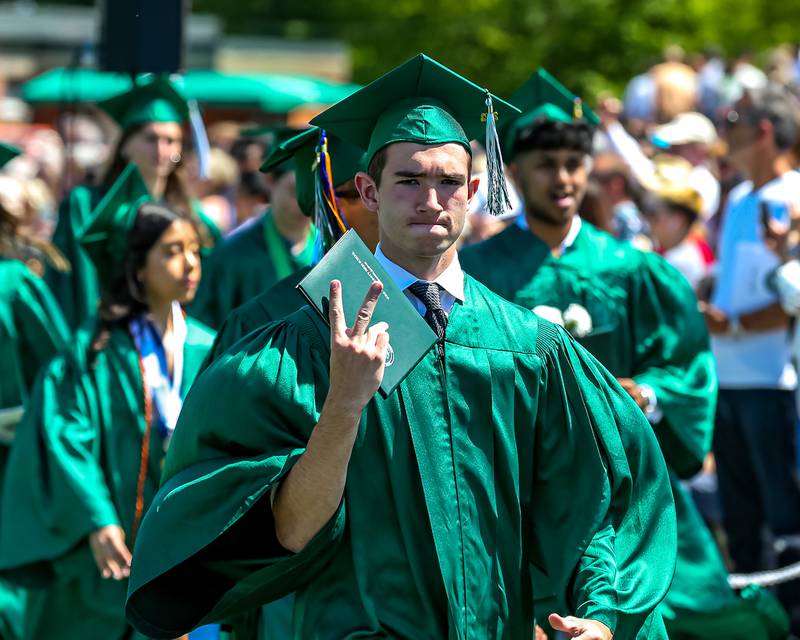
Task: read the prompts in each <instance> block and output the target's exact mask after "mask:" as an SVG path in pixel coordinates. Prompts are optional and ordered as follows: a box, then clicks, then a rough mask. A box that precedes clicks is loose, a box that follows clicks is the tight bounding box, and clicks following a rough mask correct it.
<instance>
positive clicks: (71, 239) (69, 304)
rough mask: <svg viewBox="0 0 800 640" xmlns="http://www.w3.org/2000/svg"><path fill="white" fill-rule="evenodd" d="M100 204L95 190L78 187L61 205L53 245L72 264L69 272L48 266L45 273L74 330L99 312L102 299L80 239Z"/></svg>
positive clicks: (94, 274) (94, 273) (93, 270)
mask: <svg viewBox="0 0 800 640" xmlns="http://www.w3.org/2000/svg"><path fill="white" fill-rule="evenodd" d="M97 201H98V192H97V191H96V190H92V189H89V188H87V187H77V188H76V189H73V190H72V191H71V192H70V194H69V196H67V198H65V199H64V201H63V202H62V203H61V207H60V208H59V213H58V223H57V225H56V230H55V233H54V234H53V244H54V245H55V246H56V247H57V248H58V249H59V251H61V253H62V254H63V255H64V257H65V258H66V259H67V260H68V261H69V264H70V271H69V272H66V273H65V272H62V271H58V270H56V269H54V268H53V267H48V268H47V271H46V272H45V280H46V281H47V284H48V285H49V286H50V289H51V290H52V292H53V295H54V296H55V299H56V302H58V305H59V306H60V307H61V311H62V313H63V314H64V319H65V320H66V322H67V325H68V326H69V327H70V329H72V330H73V331H74V330H76V329H78V327H80V325H81V324H82V323H83V322H84V320H86V319H87V318H89V317H92V316H93V315H94V314H95V313H96V311H97V303H98V300H99V299H100V285H99V283H98V280H97V270H96V269H95V267H94V264H93V263H92V261H91V259H90V258H89V256H88V255H87V254H86V252H85V251H84V250H83V247H82V246H81V244H80V242H79V240H78V238H79V237H80V236H79V232H80V230H81V229H82V228H83V225H84V224H85V223H86V222H87V220H88V219H89V217H90V216H91V213H92V209H93V207H94V205H95V204H97Z"/></svg>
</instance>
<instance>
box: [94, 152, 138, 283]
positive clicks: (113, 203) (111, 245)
mask: <svg viewBox="0 0 800 640" xmlns="http://www.w3.org/2000/svg"><path fill="white" fill-rule="evenodd" d="M150 200H151V196H150V193H149V192H148V190H147V185H146V184H145V182H144V179H143V178H142V174H141V173H139V169H138V168H137V167H136V165H135V164H133V163H131V164H129V165H128V166H127V167H125V169H124V171H123V172H122V173H121V174H120V176H119V178H117V180H116V182H114V184H113V185H112V186H111V188H110V189H109V190H108V192H107V193H106V195H105V196H104V197H103V199H102V200H101V201H100V203H99V204H98V205H97V206H96V207H95V209H94V211H93V212H92V217H91V219H90V220H89V222H88V223H87V224H86V226H85V227H84V228H83V229H81V230H80V232H79V239H80V242H81V244H82V245H83V248H84V249H85V250H86V253H87V254H89V257H90V258H91V260H92V262H93V263H94V265H95V267H96V268H97V275H98V277H99V278H100V283H101V285H102V287H103V288H104V289H105V288H107V287H109V286H110V285H111V284H112V283H113V281H114V278H115V277H116V276H117V275H118V273H119V269H120V267H121V265H122V260H123V258H124V257H125V253H126V249H127V244H128V234H129V233H130V230H131V229H132V228H133V223H134V221H135V220H136V214H137V213H138V211H139V207H140V206H141V205H142V204H144V203H145V202H148V201H150Z"/></svg>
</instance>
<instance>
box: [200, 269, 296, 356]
mask: <svg viewBox="0 0 800 640" xmlns="http://www.w3.org/2000/svg"><path fill="white" fill-rule="evenodd" d="M310 271H311V267H303V268H302V269H300V270H299V271H295V272H294V273H293V274H291V275H290V276H288V277H286V278H284V279H283V280H281V281H280V282H278V283H277V284H276V285H275V286H274V287H272V288H271V289H269V290H267V291H264V292H262V293H260V294H258V295H257V296H256V297H255V298H253V299H252V300H248V301H247V302H245V303H244V304H243V305H242V306H241V307H237V308H236V309H234V310H233V311H231V312H230V314H228V317H227V318H226V319H225V322H223V323H222V326H221V327H220V328H219V331H217V335H216V337H215V338H214V344H213V345H212V347H211V351H209V352H208V356H207V357H206V361H205V362H204V363H203V369H205V368H206V367H207V366H208V365H209V364H211V363H212V362H213V361H214V360H216V359H217V358H218V357H219V356H220V355H222V353H223V352H224V351H226V350H227V349H229V348H230V347H231V346H233V344H234V343H235V342H238V341H239V340H241V339H242V338H243V337H244V336H246V335H247V334H248V333H251V332H252V331H255V330H256V329H260V328H261V327H263V326H264V325H265V324H267V323H269V322H273V321H275V320H280V319H281V318H285V317H286V316H288V315H289V314H291V313H294V312H295V311H297V310H298V309H299V308H300V307H302V306H303V305H305V304H306V299H305V298H304V297H303V294H301V293H300V292H299V291H298V290H297V284H298V283H299V282H300V281H301V280H302V279H303V278H305V277H306V275H307V274H308V273H309V272H310Z"/></svg>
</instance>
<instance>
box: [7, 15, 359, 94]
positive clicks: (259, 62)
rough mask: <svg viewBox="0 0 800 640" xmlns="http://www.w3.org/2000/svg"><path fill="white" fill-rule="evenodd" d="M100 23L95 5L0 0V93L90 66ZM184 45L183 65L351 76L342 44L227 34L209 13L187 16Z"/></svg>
mask: <svg viewBox="0 0 800 640" xmlns="http://www.w3.org/2000/svg"><path fill="white" fill-rule="evenodd" d="M99 22H100V12H99V11H98V10H97V9H95V8H94V7H84V6H70V5H46V4H39V3H37V2H34V1H32V0H17V1H16V2H5V3H3V2H0V76H2V78H0V95H2V94H3V93H4V91H3V87H2V82H3V79H5V81H6V82H8V83H9V85H10V87H11V88H12V89H13V87H15V86H17V85H18V84H19V83H21V82H24V81H25V80H27V79H29V78H31V77H33V76H35V75H37V74H39V73H41V72H42V71H46V70H47V69H51V68H53V67H71V66H89V67H91V66H92V65H93V64H94V51H95V43H96V42H97V40H98V38H99V29H100V25H99ZM186 45H187V46H186V55H185V66H186V68H187V69H217V70H219V71H224V72H229V73H287V74H308V75H314V76H317V77H322V78H325V79H327V80H332V81H341V82H345V81H348V80H349V79H350V75H351V60H350V54H349V51H348V49H347V47H346V46H345V45H344V43H341V42H338V41H326V40H322V41H320V40H313V41H312V40H284V39H280V38H259V37H237V36H235V35H226V34H225V33H224V25H223V24H222V22H221V21H220V20H219V19H218V18H217V17H215V16H213V15H208V14H192V15H191V16H189V18H188V20H187V22H186Z"/></svg>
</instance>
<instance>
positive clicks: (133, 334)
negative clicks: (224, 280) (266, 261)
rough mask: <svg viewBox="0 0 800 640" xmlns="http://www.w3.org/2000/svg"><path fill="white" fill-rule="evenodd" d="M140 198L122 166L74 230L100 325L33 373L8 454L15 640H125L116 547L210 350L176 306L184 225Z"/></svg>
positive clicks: (185, 296)
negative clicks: (18, 590) (21, 595)
mask: <svg viewBox="0 0 800 640" xmlns="http://www.w3.org/2000/svg"><path fill="white" fill-rule="evenodd" d="M143 192H145V186H144V183H143V182H142V181H141V178H140V177H138V175H137V172H136V171H135V170H134V167H133V165H131V167H130V168H129V169H126V171H125V172H123V174H122V176H121V177H120V180H119V182H118V183H117V185H115V187H113V188H112V190H111V191H110V192H109V194H108V197H107V198H106V199H105V200H104V201H103V202H101V203H100V205H99V208H98V211H97V212H96V214H95V217H94V218H93V219H92V220H91V222H90V223H89V224H88V225H87V226H86V228H85V229H84V234H83V236H82V238H81V241H82V242H83V246H84V248H85V249H86V252H87V254H88V255H89V256H90V257H91V258H92V260H93V261H94V263H95V265H96V267H97V270H98V273H99V274H100V276H101V279H100V282H101V285H102V286H103V298H102V305H101V309H100V314H99V317H98V318H97V319H92V318H90V319H89V320H88V321H87V322H86V323H85V324H84V326H82V327H81V328H80V329H79V330H78V332H77V333H76V334H75V336H74V338H73V340H72V344H71V345H70V346H69V348H68V349H66V350H65V351H64V352H63V353H62V354H61V355H59V356H58V357H56V358H55V359H54V360H52V361H51V363H50V364H49V365H48V366H47V367H46V368H45V369H44V370H43V372H42V373H41V374H40V376H39V378H38V380H37V383H36V386H35V387H34V391H33V394H32V395H31V398H30V400H29V404H28V410H27V412H26V414H25V417H24V419H23V421H22V422H21V423H20V425H19V428H18V430H17V438H16V440H15V442H14V446H13V447H12V450H11V454H10V457H9V461H8V468H7V473H6V482H5V486H4V493H3V504H2V518H1V519H0V570H1V571H2V575H3V576H4V577H6V578H8V579H10V580H11V581H13V582H15V583H18V584H20V585H23V586H25V587H29V588H30V589H29V591H28V603H27V610H26V616H25V625H24V634H23V637H24V638H25V639H39V638H41V639H45V638H46V639H52V638H59V639H60V640H73V639H74V640H85V639H86V638H132V637H138V636H136V635H135V634H134V635H130V634H131V633H132V630H131V629H130V627H129V626H128V624H127V622H126V620H125V616H124V611H123V607H124V602H125V592H126V588H127V576H128V573H129V563H130V551H129V550H128V549H129V547H131V546H132V545H133V539H134V537H135V533H136V529H137V527H138V524H139V522H140V520H141V517H142V514H143V513H144V510H145V509H146V508H147V505H148V504H149V503H150V501H151V500H152V498H153V496H154V495H155V492H156V490H157V488H158V479H159V476H160V473H161V465H162V461H163V459H164V454H165V448H166V445H167V443H168V442H169V439H170V436H171V432H172V429H173V428H174V425H175V422H176V420H177V414H178V412H179V411H180V407H181V404H182V400H181V399H182V397H183V395H184V394H185V392H186V390H187V389H188V388H189V386H190V384H191V383H192V381H193V379H194V377H195V375H196V373H197V370H198V369H199V366H200V363H201V362H202V360H203V358H204V357H205V354H206V353H207V351H208V348H209V347H210V345H211V341H212V339H213V334H212V333H211V332H210V331H209V330H208V329H206V328H205V327H203V326H202V325H200V324H199V323H197V322H196V321H194V320H192V319H191V318H185V317H184V315H183V313H182V311H181V308H180V305H181V304H183V303H186V302H188V301H189V300H191V298H192V296H193V295H194V291H195V289H196V286H197V282H198V279H199V277H200V263H199V253H198V252H199V240H198V235H197V232H196V231H195V229H194V226H193V223H192V222H191V220H190V219H189V218H188V217H187V216H185V215H184V214H180V213H178V212H176V211H173V210H172V209H169V208H167V207H165V206H163V205H160V204H155V203H153V202H150V201H148V200H147V199H146V198H145V199H140V198H137V197H136V194H142V193H143Z"/></svg>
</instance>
